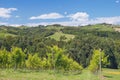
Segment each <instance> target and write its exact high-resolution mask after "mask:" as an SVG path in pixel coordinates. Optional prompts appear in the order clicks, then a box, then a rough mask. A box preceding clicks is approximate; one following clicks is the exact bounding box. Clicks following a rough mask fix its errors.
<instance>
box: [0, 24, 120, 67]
mask: <svg viewBox="0 0 120 80" xmlns="http://www.w3.org/2000/svg"><path fill="white" fill-rule="evenodd" d="M115 28H117V30H119V29H118V27H116V26H115V25H110V24H96V25H87V26H80V27H69V26H61V25H49V26H36V27H25V26H24V27H22V28H21V27H10V26H1V27H0V48H1V49H3V48H5V49H6V50H7V51H11V48H12V47H13V46H14V47H20V48H21V49H22V50H23V51H24V50H25V51H26V53H29V54H31V53H38V55H39V57H43V56H46V55H47V52H48V51H49V50H48V46H53V45H57V46H58V47H59V48H63V49H65V53H66V54H67V55H69V56H70V57H71V58H72V59H73V60H75V61H76V62H78V63H79V64H81V65H82V66H83V67H87V66H88V65H89V63H90V60H91V56H92V54H93V50H94V49H101V50H103V51H104V52H105V54H106V55H108V56H109V57H108V60H109V63H110V64H109V65H107V67H108V68H120V62H119V59H120V54H119V51H120V48H119V47H120V33H119V32H117V31H116V30H115Z"/></svg>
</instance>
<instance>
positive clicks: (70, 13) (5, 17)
mask: <svg viewBox="0 0 120 80" xmlns="http://www.w3.org/2000/svg"><path fill="white" fill-rule="evenodd" d="M97 23H110V24H120V0H0V25H14V26H19V25H30V26H34V25H48V24H62V25H71V26H73V25H74V26H77V25H87V24H97Z"/></svg>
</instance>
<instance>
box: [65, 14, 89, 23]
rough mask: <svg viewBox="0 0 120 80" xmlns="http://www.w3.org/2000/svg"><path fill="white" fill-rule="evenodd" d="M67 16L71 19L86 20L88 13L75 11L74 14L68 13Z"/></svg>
mask: <svg viewBox="0 0 120 80" xmlns="http://www.w3.org/2000/svg"><path fill="white" fill-rule="evenodd" d="M67 17H69V18H70V19H71V20H73V21H80V22H85V21H88V18H89V15H88V14H87V13H86V12H77V13H75V14H70V15H68V16H67Z"/></svg>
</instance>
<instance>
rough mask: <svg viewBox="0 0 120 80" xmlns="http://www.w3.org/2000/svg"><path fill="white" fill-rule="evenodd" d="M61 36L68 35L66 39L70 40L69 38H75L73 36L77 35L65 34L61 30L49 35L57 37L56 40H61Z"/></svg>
mask: <svg viewBox="0 0 120 80" xmlns="http://www.w3.org/2000/svg"><path fill="white" fill-rule="evenodd" d="M61 36H65V37H66V39H65V41H68V40H70V39H73V38H74V37H75V36H74V35H70V34H64V33H62V32H60V31H59V32H56V33H54V34H53V35H51V36H49V37H50V38H53V39H55V40H57V41H60V37H61Z"/></svg>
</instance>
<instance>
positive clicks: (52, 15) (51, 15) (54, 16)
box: [30, 13, 64, 20]
mask: <svg viewBox="0 0 120 80" xmlns="http://www.w3.org/2000/svg"><path fill="white" fill-rule="evenodd" d="M63 17H64V16H63V15H61V14H59V13H49V14H42V15H40V16H32V17H30V19H31V20H33V19H59V18H63Z"/></svg>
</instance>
